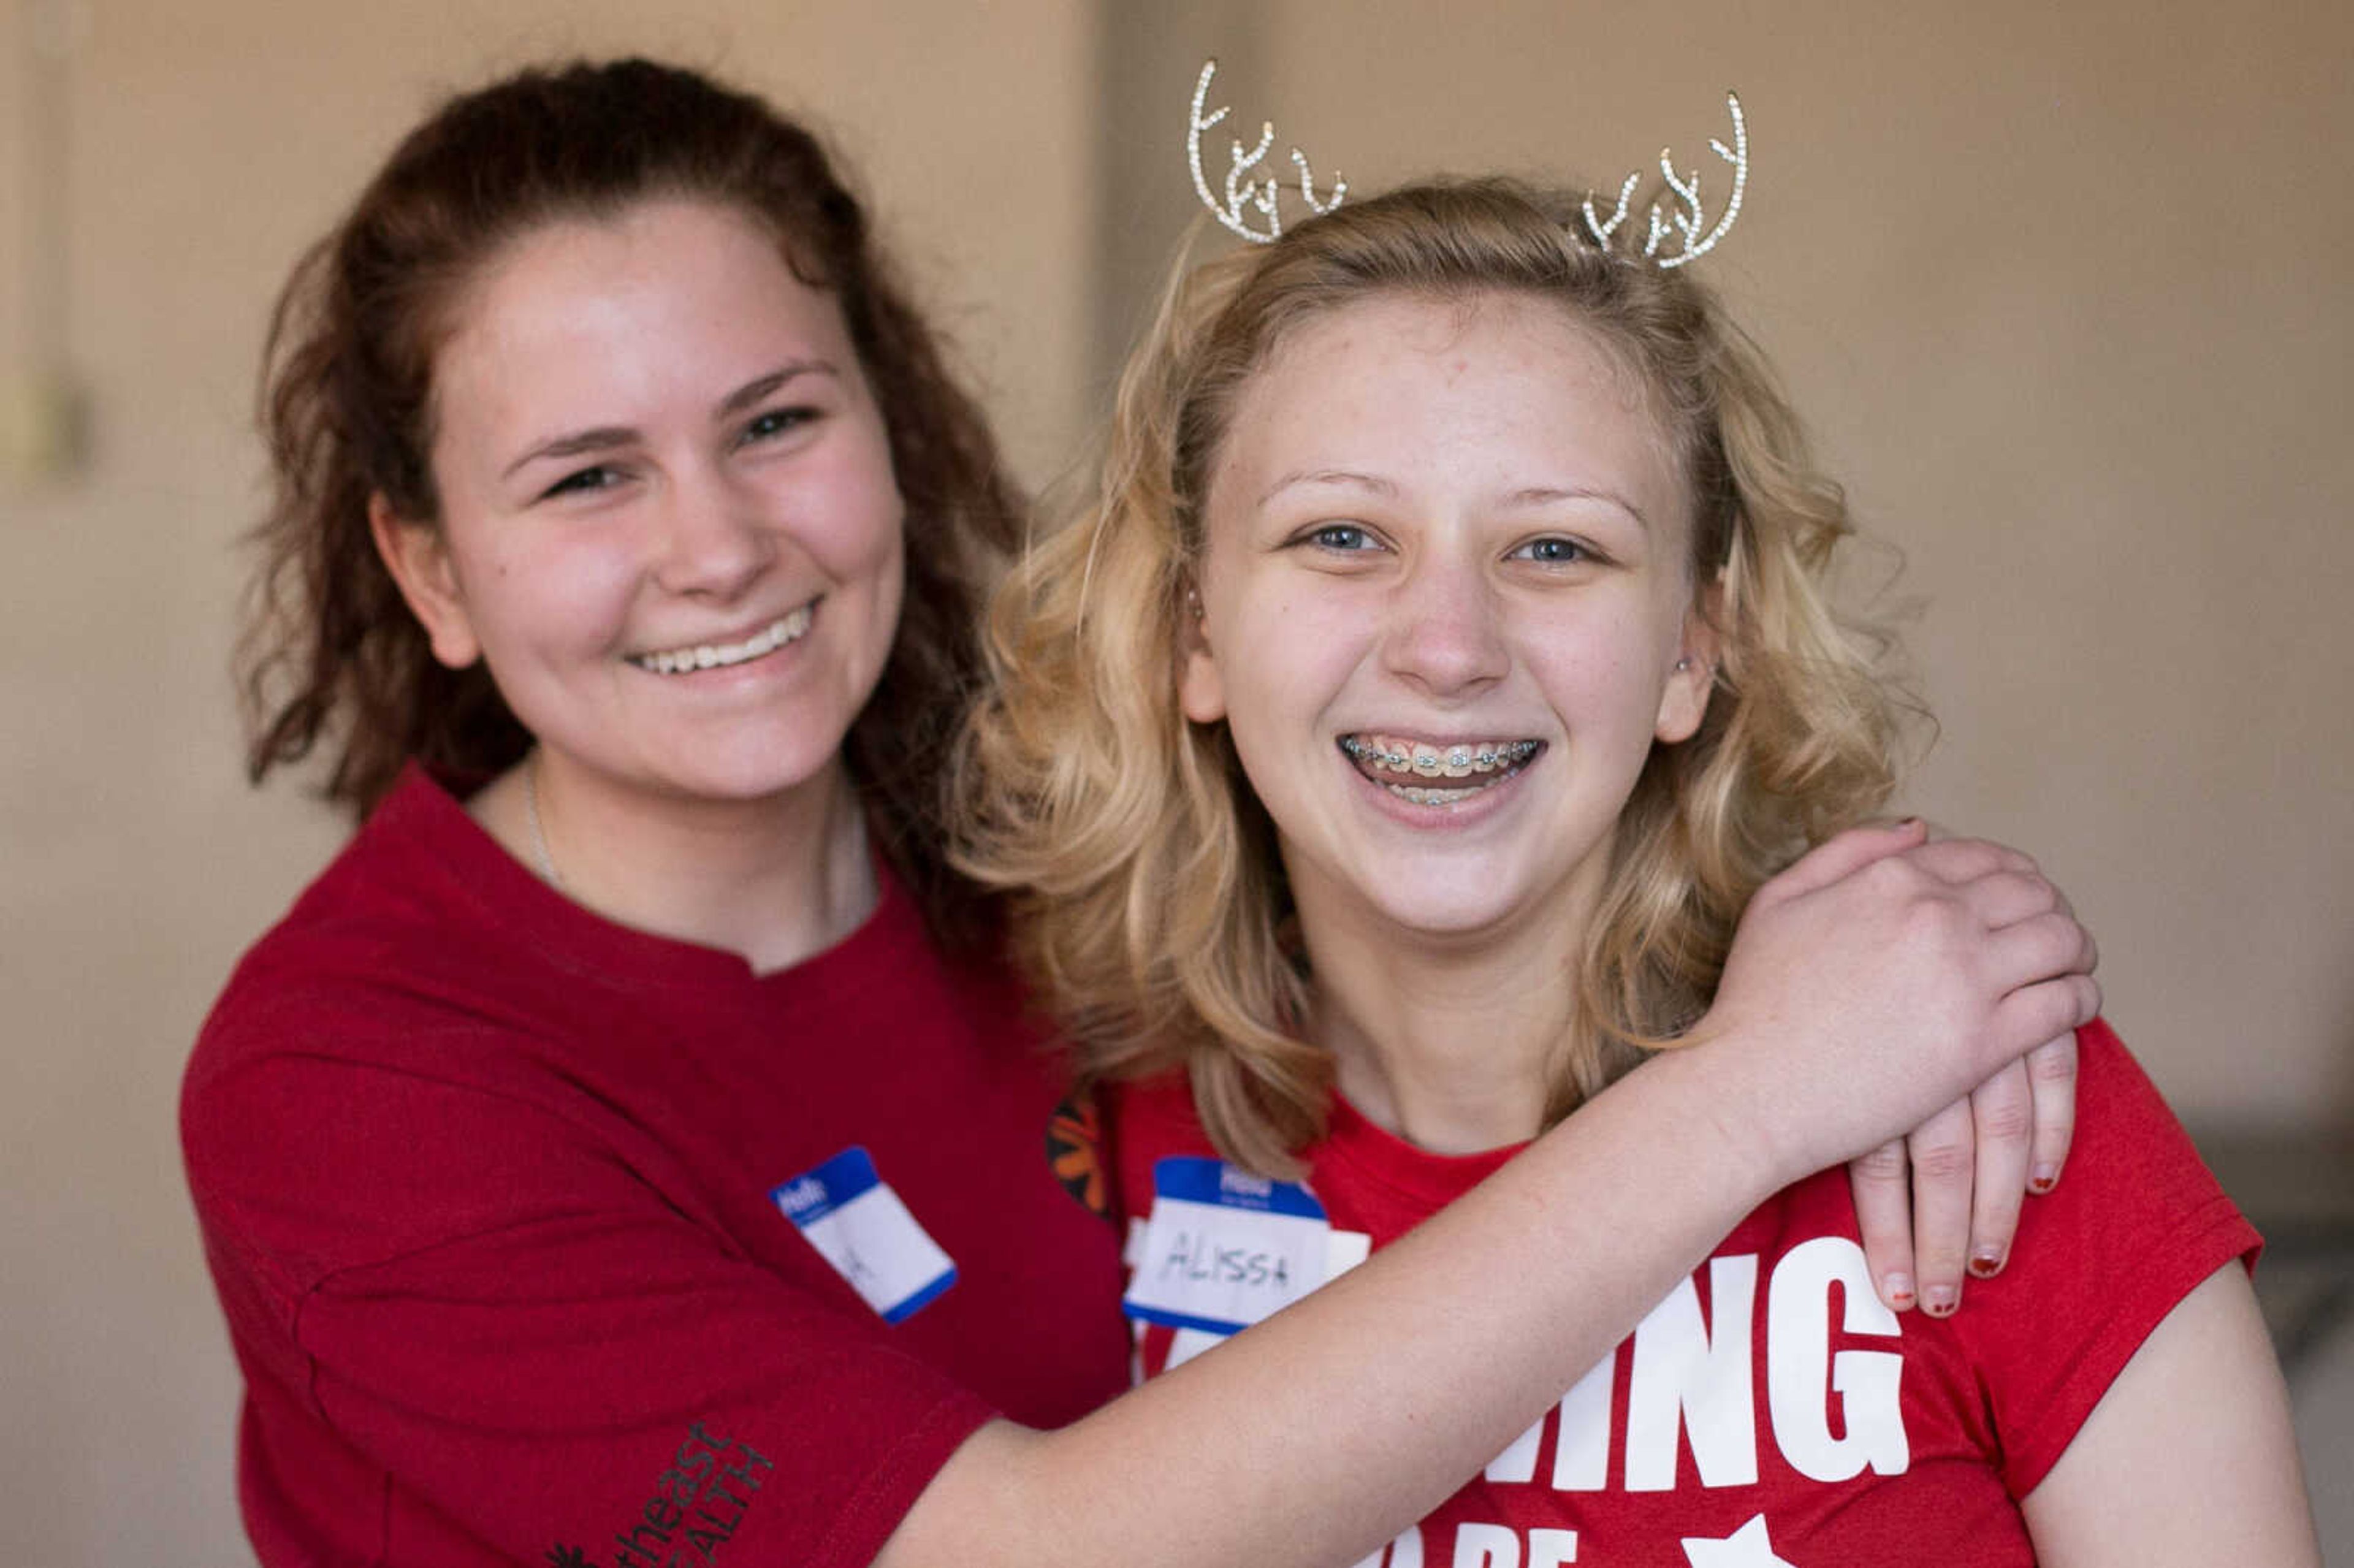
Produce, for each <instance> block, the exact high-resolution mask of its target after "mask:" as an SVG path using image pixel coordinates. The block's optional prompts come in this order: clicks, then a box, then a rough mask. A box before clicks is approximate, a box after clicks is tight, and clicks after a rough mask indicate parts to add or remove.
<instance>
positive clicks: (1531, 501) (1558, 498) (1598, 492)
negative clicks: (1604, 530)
mask: <svg viewBox="0 0 2354 1568" xmlns="http://www.w3.org/2000/svg"><path fill="white" fill-rule="evenodd" d="M1564 501H1599V502H1602V503H1605V504H1606V505H1610V506H1615V507H1617V509H1618V510H1619V511H1621V512H1624V513H1625V514H1627V515H1628V516H1629V517H1632V518H1633V519H1634V520H1635V521H1636V522H1638V523H1639V524H1642V525H1643V527H1644V528H1645V529H1646V530H1648V529H1649V527H1650V526H1651V520H1650V519H1649V517H1646V516H1644V515H1643V509H1642V508H1641V507H1639V506H1638V505H1636V504H1635V503H1633V502H1632V501H1629V500H1628V498H1627V497H1625V496H1623V495H1621V494H1619V493H1617V491H1615V490H1604V489H1601V488H1598V487H1596V486H1594V485H1582V484H1573V485H1545V484H1540V485H1532V486H1531V487H1530V488H1528V489H1526V490H1515V491H1514V492H1512V493H1511V494H1510V495H1507V496H1506V497H1504V503H1505V504H1506V505H1508V506H1554V505H1558V504H1560V503H1562V502H1564Z"/></svg>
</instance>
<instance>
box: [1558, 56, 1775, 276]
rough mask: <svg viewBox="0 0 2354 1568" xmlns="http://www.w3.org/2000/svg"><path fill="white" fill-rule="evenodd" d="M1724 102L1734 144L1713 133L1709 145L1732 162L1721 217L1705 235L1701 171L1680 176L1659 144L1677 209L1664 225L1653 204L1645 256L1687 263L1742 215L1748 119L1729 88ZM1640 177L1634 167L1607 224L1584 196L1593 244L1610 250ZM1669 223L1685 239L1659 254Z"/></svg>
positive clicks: (1671, 263)
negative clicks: (1730, 191) (1728, 192)
mask: <svg viewBox="0 0 2354 1568" xmlns="http://www.w3.org/2000/svg"><path fill="white" fill-rule="evenodd" d="M1724 106H1725V108H1727V109H1729V110H1731V111H1733V145H1732V146H1730V147H1727V146H1726V145H1725V144H1724V143H1722V142H1720V141H1718V140H1716V139H1715V138H1714V137H1711V138H1709V143H1708V144H1709V146H1711V147H1712V148H1713V149H1714V150H1715V152H1716V155H1717V156H1718V157H1720V158H1723V160H1724V161H1725V162H1726V163H1728V164H1732V165H1733V194H1732V195H1731V196H1728V197H1726V198H1725V203H1724V212H1723V216H1722V217H1718V218H1717V220H1716V227H1715V228H1712V229H1710V230H1709V231H1708V232H1707V233H1706V234H1704V235H1703V234H1702V233H1701V231H1700V226H1701V225H1702V224H1703V223H1705V222H1707V221H1708V215H1707V214H1706V213H1705V212H1704V211H1703V210H1702V207H1701V201H1700V173H1699V171H1698V170H1694V171H1693V172H1692V174H1691V176H1690V177H1688V178H1687V177H1683V176H1680V175H1677V173H1676V161H1675V158H1674V156H1673V155H1672V154H1671V153H1670V150H1669V149H1668V148H1665V147H1662V148H1660V149H1659V174H1660V175H1661V176H1662V177H1664V178H1665V179H1666V180H1667V182H1668V189H1670V190H1671V191H1673V192H1674V193H1675V195H1676V199H1677V201H1678V202H1680V203H1681V210H1680V211H1677V212H1673V213H1670V215H1669V217H1668V220H1667V221H1666V222H1664V223H1663V222H1661V221H1660V219H1659V203H1658V202H1653V203H1652V204H1651V230H1650V233H1649V235H1648V236H1646V237H1645V238H1644V240H1643V259H1644V260H1647V261H1654V262H1657V263H1658V264H1659V266H1661V267H1681V266H1682V265H1683V264H1684V263H1685V262H1687V261H1690V260H1695V259H1696V258H1699V257H1702V256H1705V255H1707V254H1708V253H1709V252H1710V251H1711V250H1713V249H1716V242H1717V241H1718V240H1720V239H1722V238H1724V237H1725V236H1726V235H1728V234H1730V233H1732V232H1733V225H1734V220H1735V219H1737V218H1739V217H1740V216H1741V197H1742V195H1743V193H1744V192H1745V191H1746V190H1747V189H1748V188H1749V122H1747V121H1746V120H1744V119H1743V118H1742V115H1741V100H1740V99H1739V98H1738V97H1736V96H1735V95H1734V94H1733V93H1730V92H1728V93H1726V94H1725V95H1724ZM1642 177H1643V172H1642V171H1641V170H1640V169H1638V170H1636V171H1635V172H1634V173H1633V174H1631V175H1628V176H1627V178H1626V181H1625V183H1624V184H1622V185H1619V187H1618V209H1617V211H1616V212H1614V213H1612V214H1611V215H1610V221H1609V222H1607V223H1605V222H1603V221H1602V220H1601V219H1600V218H1598V217H1596V216H1595V214H1594V198H1593V197H1592V196H1587V197H1586V198H1585V229H1586V232H1587V233H1589V234H1591V235H1593V236H1594V243H1595V244H1596V245H1598V246H1600V247H1601V248H1602V249H1605V250H1607V249H1610V237H1611V236H1612V235H1614V234H1616V233H1617V232H1618V226H1619V225H1620V224H1621V223H1623V222H1625V221H1626V219H1627V203H1628V201H1629V200H1630V199H1631V198H1632V197H1633V196H1634V195H1635V185H1636V182H1638V180H1640V179H1641V178H1642ZM1670 227H1672V228H1673V229H1674V232H1675V233H1676V234H1677V235H1678V236H1679V237H1681V239H1682V242H1683V243H1682V246H1681V249H1676V250H1674V251H1671V252H1670V253H1669V254H1668V255H1665V256H1662V255H1660V254H1659V242H1660V241H1661V240H1662V239H1665V238H1668V235H1669V231H1670Z"/></svg>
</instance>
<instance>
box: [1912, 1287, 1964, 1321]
mask: <svg viewBox="0 0 2354 1568" xmlns="http://www.w3.org/2000/svg"><path fill="white" fill-rule="evenodd" d="M1961 1304H1962V1293H1961V1292H1960V1291H1958V1290H1956V1289H1955V1288H1954V1287H1952V1286H1950V1285H1932V1286H1931V1287H1929V1288H1928V1290H1927V1291H1925V1293H1924V1294H1923V1295H1922V1298H1921V1310H1922V1311H1924V1312H1926V1313H1927V1314H1929V1316H1930V1317H1932V1318H1946V1317H1950V1316H1952V1315H1953V1310H1954V1308H1956V1307H1958V1306H1960V1305H1961Z"/></svg>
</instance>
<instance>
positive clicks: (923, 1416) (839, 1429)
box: [183, 1053, 990, 1565]
mask: <svg viewBox="0 0 2354 1568" xmlns="http://www.w3.org/2000/svg"><path fill="white" fill-rule="evenodd" d="M183 1131H184V1137H185V1139H186V1150H187V1157H188V1161H189V1168H190V1174H191V1182H192V1186H193V1188H194V1191H195V1195H196V1203H197V1208H198V1211H199V1214H200V1217H201V1218H202V1220H203V1222H204V1225H205V1230H206V1235H207V1248H208V1251H209V1253H210V1255H211V1261H212V1264H213V1267H214V1270H215V1273H216V1275H217V1278H218V1280H219V1284H220V1288H221V1294H222V1298H223V1301H224V1303H225V1305H226V1306H227V1308H228V1315H229V1319H230V1326H231V1330H232V1332H233V1335H234V1336H235V1338H236V1339H237V1340H238V1345H239V1354H240V1357H241V1359H242V1360H243V1361H245V1363H246V1371H247V1376H248V1381H249V1388H250V1389H251V1398H250V1402H249V1414H248V1423H247V1438H246V1441H247V1446H248V1449H249V1453H248V1456H247V1460H246V1465H245V1476H244V1486H245V1489H246V1499H245V1501H246V1511H247V1517H248V1521H249V1527H250V1528H251V1529H252V1530H253V1532H254V1536H255V1542H256V1545H257V1547H258V1548H260V1550H261V1552H262V1555H263V1557H264V1560H265V1561H270V1562H277V1561H281V1560H283V1561H308V1560H310V1555H311V1553H313V1552H315V1551H316V1549H317V1547H318V1545H319V1543H321V1542H336V1543H338V1544H339V1546H345V1547H348V1548H349V1549H350V1550H352V1552H354V1554H355V1560H366V1561H398V1562H424V1561H432V1562H468V1561H477V1560H479V1561H484V1562H489V1561H512V1562H527V1563H539V1562H544V1561H552V1562H565V1561H573V1560H575V1559H573V1558H568V1557H567V1556H566V1555H565V1553H566V1552H567V1551H574V1552H578V1554H579V1556H578V1560H579V1561H585V1562H611V1561H616V1560H622V1561H628V1560H631V1559H630V1558H628V1557H627V1555H626V1554H625V1553H624V1552H623V1548H624V1547H629V1546H631V1542H635V1545H634V1547H633V1548H632V1550H635V1551H636V1552H638V1553H639V1555H640V1557H641V1558H642V1559H643V1560H646V1561H657V1562H666V1561H671V1560H672V1554H673V1552H684V1555H681V1556H679V1557H678V1558H677V1560H679V1561H705V1560H710V1559H711V1558H713V1557H716V1555H717V1553H716V1551H715V1550H712V1549H715V1548H716V1547H717V1546H718V1545H719V1544H720V1543H723V1542H724V1543H725V1545H726V1552H725V1555H726V1558H727V1559H728V1560H729V1561H733V1562H737V1563H794V1564H837V1563H839V1564H845V1565H847V1564H852V1563H865V1562H867V1561H868V1560H869V1559H870V1558H871V1557H872V1556H873V1555H874V1553H875V1552H876V1551H877V1550H878V1549H879V1548H880V1546H881V1545H882V1543H883V1542H884V1540H885V1538H886V1537H887V1536H888V1534H889V1533H890V1531H891V1530H892V1529H893V1528H894V1527H895V1526H896V1523H897V1521H898V1520H899V1518H900V1517H901V1515H902V1514H903V1513H904V1512H905V1511H906V1510H907V1507H908V1506H909V1505H910V1504H911V1503H912V1502H913V1500H914V1499H915V1498H916V1496H917V1494H918V1493H919V1492H920V1491H921V1489H923V1487H924V1486H925V1485H926V1484H927V1483H928V1480H929V1478H930V1477H931V1476H932V1474H933V1473H934V1472H935V1471H936V1470H937V1468H938V1466H939V1465H940V1464H941V1463H942V1462H944V1461H945V1459H946V1458H947V1457H948V1456H949V1454H950V1453H951V1452H953V1450H954V1449H955V1447H956V1446H958V1445H959V1444H960V1442H961V1441H962V1440H963V1439H964V1438H965V1436H968V1435H969V1434H970V1432H971V1431H972V1430H973V1428H974V1427H975V1426H977V1425H979V1424H980V1423H981V1422H982V1421H984V1420H985V1419H987V1418H988V1416H989V1414H990V1412H989V1409H988V1407H987V1406H986V1405H985V1404H983V1403H982V1402H981V1400H980V1399H979V1398H978V1397H977V1396H975V1395H972V1394H970V1393H966V1392H964V1391H963V1390H961V1389H960V1387H958V1386H957V1385H956V1384H955V1383H953V1382H952V1381H951V1380H949V1378H948V1377H946V1376H945V1375H944V1374H943V1373H941V1372H938V1371H937V1370H935V1369H934V1368H932V1367H930V1366H928V1365H927V1364H925V1363H923V1362H922V1361H918V1360H917V1359H916V1358H915V1357H913V1356H911V1355H909V1354H907V1353H905V1352H904V1351H901V1350H899V1349H897V1348H896V1347H895V1346H894V1345H893V1344H892V1342H891V1341H890V1340H889V1338H888V1337H887V1335H886V1334H885V1332H884V1331H883V1330H882V1329H881V1328H880V1326H879V1324H878V1323H877V1322H876V1320H875V1319H873V1318H872V1316H871V1314H870V1315H865V1316H861V1315H860V1313H859V1312H857V1311H854V1310H852V1309H850V1308H848V1307H846V1306H845V1304H844V1302H843V1300H842V1299H841V1298H839V1295H838V1294H837V1293H833V1292H830V1291H828V1290H826V1289H824V1288H822V1287H823V1285H824V1281H823V1280H822V1278H813V1279H811V1280H808V1281H796V1280H795V1279H793V1278H790V1277H786V1276H784V1275H780V1273H779V1271H778V1270H777V1269H776V1268H774V1267H772V1266H766V1265H764V1264H763V1263H762V1262H759V1261H756V1260H755V1259H753V1258H751V1257H749V1256H747V1255H745V1254H744V1252H743V1251H742V1250H741V1248H740V1247H739V1246H737V1245H736V1244H734V1243H732V1242H731V1241H730V1240H729V1239H728V1238H727V1236H726V1234H724V1232H722V1231H720V1230H719V1229H717V1228H716V1227H715V1226H712V1225H709V1224H704V1223H701V1222H700V1221H699V1220H698V1218H697V1217H696V1216H695V1215H694V1214H692V1213H688V1212H686V1211H685V1210H684V1209H683V1208H682V1207H681V1206H680V1204H679V1203H678V1202H674V1201H673V1200H672V1199H670V1198H666V1197H665V1195H664V1188H663V1185H661V1184H660V1182H659V1181H658V1180H656V1178H658V1177H660V1176H661V1175H662V1173H661V1172H658V1171H649V1170H644V1169H638V1168H633V1166H632V1164H631V1159H632V1158H633V1157H635V1156H631V1155H625V1154H624V1153H623V1152H622V1151H620V1150H618V1149H617V1148H616V1147H615V1146H614V1145H613V1144H611V1143H610V1142H609V1141H607V1140H605V1139H601V1138H600V1137H599V1136H598V1135H597V1134H596V1133H595V1132H593V1131H592V1130H590V1129H588V1128H583V1127H581V1126H578V1125H575V1124H574V1123H572V1122H570V1121H568V1120H567V1118H565V1117H563V1116H561V1115H558V1114H557V1113H555V1112H553V1111H552V1110H550V1109H549V1108H548V1107H545V1106H542V1105H535V1104H531V1103H526V1102H525V1100H523V1099H520V1098H516V1097H509V1096H507V1095H504V1094H502V1093H499V1092H497V1091H496V1090H495V1089H493V1088H486V1087H485V1086H482V1085H481V1084H477V1083H471V1082H453V1081H450V1080H448V1079H446V1078H438V1077H435V1076H431V1075H424V1074H420V1073H417V1072H411V1071H404V1070H400V1069H398V1068H397V1067H393V1066H387V1065H384V1064H381V1063H358V1062H354V1061H350V1060H342V1059H331V1058H325V1057H318V1056H304V1055H301V1054H293V1053H281V1054H272V1055H269V1056H266V1057H263V1058H260V1059H259V1060H249V1061H247V1062H245V1063H243V1064H242V1065H239V1066H237V1067H235V1068H233V1069H231V1070H229V1071H228V1072H227V1073H224V1074H221V1075H216V1076H212V1077H209V1078H208V1079H207V1080H206V1081H205V1082H203V1083H202V1084H194V1083H192V1085H191V1088H190V1092H189V1094H188V1096H187V1098H186V1103H185V1107H184V1128H183ZM281 1415H282V1416H284V1417H287V1418H288V1419H287V1420H286V1423H285V1424H286V1425H287V1426H288V1428H289V1429H290V1431H292V1439H293V1440H294V1441H298V1442H299V1441H302V1438H303V1436H305V1435H306V1434H307V1435H309V1436H310V1437H311V1440H312V1441H314V1442H315V1441H317V1440H318V1436H317V1431H316V1428H317V1426H319V1425H323V1426H324V1427H325V1428H327V1429H328V1430H329V1431H330V1432H331V1433H332V1434H333V1435H334V1437H335V1438H336V1439H339V1440H340V1441H341V1442H342V1443H343V1444H345V1445H348V1447H349V1449H350V1450H351V1455H350V1460H349V1463H348V1464H347V1465H345V1467H344V1469H345V1471H347V1472H348V1475H347V1481H348V1485H347V1488H346V1490H345V1493H344V1494H343V1495H335V1494H334V1493H333V1491H332V1489H331V1490H330V1492H329V1493H328V1494H327V1495H322V1493H321V1491H320V1489H319V1487H318V1485H317V1484H316V1478H317V1477H319V1476H321V1475H323V1474H326V1473H329V1472H330V1471H331V1470H332V1469H333V1468H334V1467H330V1466H325V1465H323V1464H322V1463H321V1462H319V1461H318V1460H317V1459H316V1457H314V1456H306V1457H305V1458H304V1460H303V1470H304V1475H305V1479H306V1484H305V1486H304V1487H303V1488H302V1489H300V1492H301V1495H299V1496H297V1495H295V1493H294V1489H285V1490H283V1491H280V1490H278V1489H275V1486H274V1482H273V1468H274V1466H273V1458H272V1453H273V1450H272V1443H273V1441H274V1440H276V1439H275V1437H274V1436H273V1433H272V1430H271V1424H272V1421H273V1419H274V1418H277V1417H280V1416H281ZM395 1478H397V1480H396V1479H395ZM387 1489H401V1490H403V1491H405V1492H412V1493H414V1494H415V1499H414V1500H415V1502H416V1503H417V1504H418V1505H419V1506H415V1507H410V1506H407V1504H408V1500H409V1499H405V1498H404V1499H401V1502H402V1504H403V1506H399V1507H396V1506H394V1505H393V1501H392V1500H391V1499H389V1497H388V1495H387ZM321 1515H332V1516H335V1517H319V1516H321ZM273 1536H282V1537H283V1541H282V1542H281V1543H279V1549H275V1550H274V1549H273ZM403 1537H408V1538H403ZM298 1542H299V1544H297V1543H298ZM690 1545H694V1546H698V1547H700V1548H702V1549H704V1553H705V1554H704V1555H701V1556H698V1555H697V1554H696V1552H694V1551H689V1550H686V1549H687V1548H688V1547H689V1546H690ZM657 1546H661V1547H663V1548H664V1550H661V1551H656V1550H655V1549H654V1548H655V1547H657Z"/></svg>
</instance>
